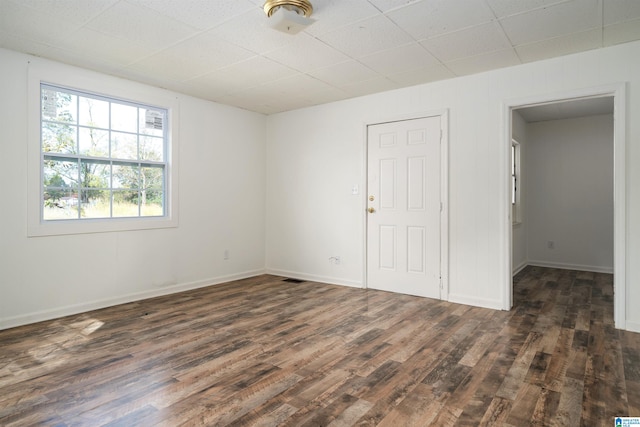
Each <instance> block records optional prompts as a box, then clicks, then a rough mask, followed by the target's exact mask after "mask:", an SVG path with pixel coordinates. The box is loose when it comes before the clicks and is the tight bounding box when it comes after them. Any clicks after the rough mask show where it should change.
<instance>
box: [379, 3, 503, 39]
mask: <svg viewBox="0 0 640 427" xmlns="http://www.w3.org/2000/svg"><path fill="white" fill-rule="evenodd" d="M387 16H388V17H389V18H390V19H391V20H392V21H394V22H396V23H397V24H398V25H399V26H401V27H402V28H404V30H405V31H407V32H408V33H409V34H411V35H412V36H413V38H414V39H416V40H422V39H426V38H429V37H433V36H436V35H438V34H444V33H450V32H452V31H456V30H459V29H462V28H466V27H471V26H473V25H478V24H483V23H485V22H489V21H492V20H494V19H495V16H494V15H493V12H492V11H491V9H489V7H488V6H487V5H486V3H485V2H484V1H476V0H474V1H465V2H460V1H452V0H429V1H422V2H416V3H412V4H410V5H408V6H406V7H403V8H401V9H397V10H393V11H391V12H389V13H388V14H387Z"/></svg>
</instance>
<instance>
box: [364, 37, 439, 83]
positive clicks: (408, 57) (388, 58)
mask: <svg viewBox="0 0 640 427" xmlns="http://www.w3.org/2000/svg"><path fill="white" fill-rule="evenodd" d="M359 61H360V62H362V63H363V64H365V65H366V66H367V67H369V68H371V69H372V70H374V71H376V72H378V73H380V74H383V75H389V74H396V73H402V72H405V71H408V70H412V69H416V68H424V67H430V66H434V65H437V64H439V61H438V60H437V59H436V58H435V57H434V56H433V55H431V54H430V53H429V52H427V50H426V49H425V48H424V47H422V46H421V45H420V44H419V43H411V44H408V45H404V46H400V47H397V48H394V49H389V50H385V51H382V52H376V53H373V54H371V55H367V56H363V57H362V58H360V59H359Z"/></svg>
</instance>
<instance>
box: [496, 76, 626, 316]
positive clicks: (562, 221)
mask: <svg viewBox="0 0 640 427" xmlns="http://www.w3.org/2000/svg"><path fill="white" fill-rule="evenodd" d="M505 115H506V117H505V120H506V121H505V123H506V124H507V125H506V126H505V129H506V133H505V136H504V139H505V141H507V142H508V143H506V144H505V145H506V147H505V148H506V149H508V156H505V157H508V160H507V161H505V164H506V165H508V167H509V168H508V169H509V175H508V179H509V189H508V191H507V192H506V193H507V196H506V197H505V205H506V206H505V207H506V211H507V218H508V220H507V221H506V222H507V224H505V225H506V229H507V232H506V235H507V236H508V238H507V246H508V251H507V252H508V255H507V258H508V263H507V266H506V269H507V271H506V272H505V273H506V274H508V278H507V279H506V280H505V283H506V284H507V286H506V287H505V302H506V304H505V309H510V308H511V307H512V305H513V276H514V275H515V274H516V273H517V272H518V271H520V270H522V269H523V268H524V267H526V266H527V265H538V266H543V267H544V266H547V267H556V268H566V269H574V270H590V271H596V272H609V273H613V274H614V322H615V326H616V328H619V329H625V327H626V322H625V319H626V307H625V300H626V298H625V296H626V285H625V283H626V282H625V263H626V253H625V232H626V229H625V223H626V217H625V211H626V199H625V194H626V192H625V182H626V181H625V176H626V174H625V147H626V143H625V124H624V123H625V86H624V84H621V85H615V86H609V87H604V88H598V89H592V90H585V91H579V92H573V93H568V94H564V95H563V96H557V97H541V98H538V99H526V100H520V101H514V102H511V103H509V104H507V105H505ZM587 117H591V118H587ZM596 122H597V123H596ZM586 128H590V129H592V130H593V131H592V133H599V134H600V136H601V137H602V138H603V139H604V140H605V141H606V140H607V139H608V141H609V145H608V146H607V144H606V142H605V143H604V144H601V145H598V135H591V134H589V132H588V131H587V130H586ZM571 129H577V130H576V132H577V133H576V134H574V136H573V137H571V136H568V137H567V139H568V141H569V142H567V144H557V143H556V144H554V143H553V142H549V143H540V141H543V140H545V138H547V139H554V138H548V135H550V134H549V132H564V133H565V136H566V135H567V132H569V134H568V135H571V132H572V131H571ZM528 130H529V131H530V132H531V135H528V134H527V131H528ZM578 130H579V131H580V132H582V137H581V136H580V135H578V133H579V132H578ZM585 132H586V133H585ZM528 136H531V141H528V140H527V139H528ZM565 136H562V135H560V138H565ZM572 139H573V141H571V140H572ZM513 141H517V143H518V152H519V154H521V155H522V157H521V158H519V159H517V163H516V162H515V161H514V158H513V153H514V149H513V147H514V145H513V144H514V143H513ZM536 143H538V144H539V145H532V144H536ZM581 143H584V144H585V145H584V147H582V146H581V145H580V144H581ZM589 143H590V145H591V147H587V145H586V144H589ZM560 145H562V146H560ZM583 148H584V149H583ZM528 149H529V150H530V151H528ZM505 151H507V150H505ZM587 153H588V154H587ZM505 154H506V153H505ZM515 164H517V165H518V166H519V170H518V171H517V174H514V172H513V171H514V165H515ZM565 166H566V167H565ZM576 168H578V169H576ZM580 168H582V170H580ZM528 169H530V170H528ZM572 170H578V171H580V172H582V173H580V174H578V173H576V174H572ZM520 174H521V175H520ZM573 175H576V176H573ZM578 175H579V176H578ZM514 176H515V179H517V181H516V182H517V187H516V188H517V191H519V192H520V194H517V197H514V195H513V191H514ZM505 181H506V180H505ZM514 200H515V201H518V202H519V205H518V206H514ZM554 215H557V216H554ZM545 218H546V219H545ZM548 218H554V221H555V218H557V221H556V222H557V223H554V224H549V221H548ZM580 227H583V230H585V232H584V233H580ZM572 233H573V234H572ZM556 237H557V238H556ZM588 239H591V240H588ZM586 242H589V243H586Z"/></svg>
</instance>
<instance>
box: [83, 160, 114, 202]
mask: <svg viewBox="0 0 640 427" xmlns="http://www.w3.org/2000/svg"><path fill="white" fill-rule="evenodd" d="M80 179H81V182H80V187H82V188H101V189H109V187H110V184H111V182H110V181H111V165H110V164H109V162H92V161H88V160H82V161H81V162H80ZM83 201H84V199H83Z"/></svg>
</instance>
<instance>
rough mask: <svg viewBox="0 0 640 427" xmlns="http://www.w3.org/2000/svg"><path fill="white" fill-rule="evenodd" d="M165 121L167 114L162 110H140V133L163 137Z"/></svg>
mask: <svg viewBox="0 0 640 427" xmlns="http://www.w3.org/2000/svg"><path fill="white" fill-rule="evenodd" d="M165 119H166V117H165V114H164V112H163V111H161V110H154V109H151V108H140V133H143V134H145V135H152V136H163V135H164V122H165Z"/></svg>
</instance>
